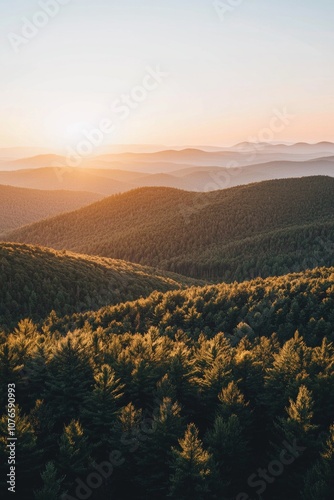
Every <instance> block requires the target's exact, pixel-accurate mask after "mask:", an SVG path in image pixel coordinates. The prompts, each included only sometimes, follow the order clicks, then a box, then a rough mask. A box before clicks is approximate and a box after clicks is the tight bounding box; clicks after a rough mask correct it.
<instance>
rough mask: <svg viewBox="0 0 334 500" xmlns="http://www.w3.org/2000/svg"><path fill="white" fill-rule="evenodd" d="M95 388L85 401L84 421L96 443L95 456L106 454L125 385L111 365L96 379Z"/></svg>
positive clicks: (105, 366) (98, 374) (104, 368)
mask: <svg viewBox="0 0 334 500" xmlns="http://www.w3.org/2000/svg"><path fill="white" fill-rule="evenodd" d="M94 381H95V383H94V388H93V391H92V392H89V393H88V394H87V396H86V398H85V400H84V408H83V410H82V420H83V423H85V424H86V428H87V432H88V434H89V436H90V438H91V440H92V442H93V443H94V448H95V455H96V456H97V457H98V456H99V455H100V454H101V453H106V452H107V451H108V450H107V448H108V443H109V441H110V437H111V431H112V427H113V426H114V424H115V422H116V413H117V412H118V405H119V401H120V398H121V397H122V395H123V393H122V389H123V387H124V386H123V385H122V384H121V383H120V380H119V379H116V376H115V372H114V371H113V370H112V369H111V368H110V366H109V365H103V366H102V367H101V371H100V372H98V373H97V374H96V375H95V377H94Z"/></svg>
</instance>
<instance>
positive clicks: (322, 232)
mask: <svg viewBox="0 0 334 500" xmlns="http://www.w3.org/2000/svg"><path fill="white" fill-rule="evenodd" d="M333 194H334V179H333V178H331V177H322V176H317V177H305V178H301V179H285V180H276V181H265V182H261V183H257V184H250V185H247V186H239V187H234V188H230V189H225V190H221V191H212V192H208V193H191V192H186V191H180V190H177V189H171V188H141V189H137V190H133V191H130V192H127V193H124V194H121V195H115V196H112V197H109V198H105V199H104V200H102V201H100V202H97V203H94V204H93V205H90V206H88V207H85V208H82V209H80V210H77V211H75V212H71V213H69V214H64V215H61V216H58V217H54V218H52V219H49V220H47V221H42V222H40V223H36V224H33V225H31V226H27V227H25V228H22V229H20V230H17V231H13V232H11V233H8V234H6V235H5V239H6V240H8V241H17V242H24V243H31V244H37V245H44V246H49V247H52V248H56V249H68V250H72V251H76V252H80V253H87V254H91V255H102V256H106V257H113V258H121V259H124V260H127V261H131V262H137V263H140V264H145V265H153V266H156V267H159V268H162V269H166V270H169V271H173V272H177V273H179V274H183V275H188V276H192V277H196V278H203V279H214V280H219V281H223V280H227V281H230V280H232V281H233V280H234V279H237V280H243V279H247V278H250V277H255V276H264V277H266V276H270V275H277V274H285V273H286V272H289V270H290V271H291V270H294V271H299V270H303V269H304V268H308V267H317V266H318V265H326V266H328V265H333V264H334V252H333V251H332V250H333V245H334V196H333Z"/></svg>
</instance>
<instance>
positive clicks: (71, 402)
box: [44, 335, 94, 423]
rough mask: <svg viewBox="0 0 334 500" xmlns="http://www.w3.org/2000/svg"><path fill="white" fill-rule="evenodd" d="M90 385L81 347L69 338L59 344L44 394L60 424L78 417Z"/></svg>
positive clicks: (87, 363) (90, 373) (85, 355)
mask: <svg viewBox="0 0 334 500" xmlns="http://www.w3.org/2000/svg"><path fill="white" fill-rule="evenodd" d="M93 383H94V378H93V370H92V368H91V365H90V358H89V353H88V352H86V349H85V345H84V343H83V342H82V340H81V339H80V340H78V339H77V338H75V337H73V336H71V335H68V336H67V338H66V339H64V340H61V341H60V344H59V347H58V349H57V350H56V352H55V353H54V355H53V358H52V360H51V361H50V363H49V365H48V371H47V377H46V389H45V394H44V396H45V399H47V400H48V401H49V404H50V405H51V406H52V408H53V411H54V415H55V416H56V417H58V420H59V421H60V423H63V422H65V423H66V422H69V421H71V420H73V419H76V418H78V417H79V415H80V411H81V408H82V406H83V404H84V401H85V399H86V397H87V393H88V392H89V391H90V390H91V387H92V385H93Z"/></svg>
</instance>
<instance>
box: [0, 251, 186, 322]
mask: <svg viewBox="0 0 334 500" xmlns="http://www.w3.org/2000/svg"><path fill="white" fill-rule="evenodd" d="M0 271H1V273H0V326H3V327H9V326H11V325H13V324H15V323H17V322H18V321H19V320H20V319H22V318H24V317H27V316H30V317H32V318H33V319H34V320H37V321H38V320H40V319H42V318H45V317H46V316H47V315H48V314H49V313H50V312H51V311H52V310H55V311H56V313H57V314H59V315H63V314H66V313H70V312H74V311H82V310H87V309H97V308H99V307H101V306H102V305H106V304H116V303H118V302H123V301H125V300H129V299H130V300H131V299H134V298H138V297H141V296H147V295H149V294H150V293H151V292H153V291H154V290H161V291H167V290H173V289H176V288H180V287H183V286H188V285H192V284H193V283H194V281H193V280H191V279H188V278H185V277H181V276H177V275H174V274H172V273H166V272H163V271H159V270H156V269H151V268H148V267H143V266H139V265H136V264H131V263H128V262H124V261H120V260H112V259H105V258H98V257H96V258H94V257H88V256H85V255H77V254H73V253H68V252H61V253H60V252H56V251H54V250H50V249H46V248H40V247H34V246H29V245H14V244H0Z"/></svg>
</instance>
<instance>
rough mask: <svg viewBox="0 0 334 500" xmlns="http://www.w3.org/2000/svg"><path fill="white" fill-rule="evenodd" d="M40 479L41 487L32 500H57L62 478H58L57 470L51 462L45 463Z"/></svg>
mask: <svg viewBox="0 0 334 500" xmlns="http://www.w3.org/2000/svg"><path fill="white" fill-rule="evenodd" d="M41 478H42V481H43V486H42V488H40V489H39V490H38V491H36V492H35V497H34V500H59V499H60V495H61V485H62V482H63V480H64V477H61V478H58V473H57V469H56V466H55V464H54V463H53V462H47V464H46V465H45V470H44V471H43V472H42V474H41Z"/></svg>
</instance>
